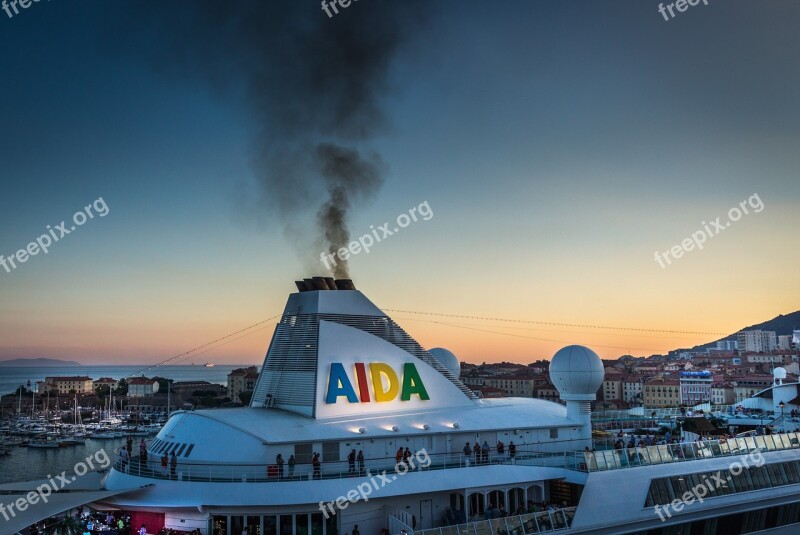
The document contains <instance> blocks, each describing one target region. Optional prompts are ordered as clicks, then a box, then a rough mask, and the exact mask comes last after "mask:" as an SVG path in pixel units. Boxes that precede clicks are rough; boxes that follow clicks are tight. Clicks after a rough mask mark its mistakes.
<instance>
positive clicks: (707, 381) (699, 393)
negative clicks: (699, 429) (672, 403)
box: [680, 370, 714, 405]
mask: <svg viewBox="0 0 800 535" xmlns="http://www.w3.org/2000/svg"><path fill="white" fill-rule="evenodd" d="M713 381H714V378H713V377H712V375H711V372H710V371H707V370H706V371H699V372H681V375H680V387H681V403H683V404H684V405H697V404H698V403H709V402H710V401H711V384H712V383H713Z"/></svg>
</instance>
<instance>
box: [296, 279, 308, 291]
mask: <svg viewBox="0 0 800 535" xmlns="http://www.w3.org/2000/svg"><path fill="white" fill-rule="evenodd" d="M294 283H295V284H296V285H297V291H298V292H305V291H306V283H305V282H303V281H294Z"/></svg>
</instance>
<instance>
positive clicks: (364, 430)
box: [358, 427, 367, 435]
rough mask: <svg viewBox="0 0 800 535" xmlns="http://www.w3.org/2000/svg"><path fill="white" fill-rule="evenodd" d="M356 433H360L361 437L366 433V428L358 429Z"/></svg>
mask: <svg viewBox="0 0 800 535" xmlns="http://www.w3.org/2000/svg"><path fill="white" fill-rule="evenodd" d="M358 432H359V433H361V434H362V435H363V434H364V433H366V432H367V428H366V427H359V428H358Z"/></svg>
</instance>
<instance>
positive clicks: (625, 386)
mask: <svg viewBox="0 0 800 535" xmlns="http://www.w3.org/2000/svg"><path fill="white" fill-rule="evenodd" d="M622 401H624V402H626V403H631V404H636V403H641V402H642V379H641V378H639V377H635V376H632V375H631V376H628V377H625V378H624V379H623V380H622Z"/></svg>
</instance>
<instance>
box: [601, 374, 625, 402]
mask: <svg viewBox="0 0 800 535" xmlns="http://www.w3.org/2000/svg"><path fill="white" fill-rule="evenodd" d="M621 399H622V378H621V377H613V376H612V377H609V376H608V374H606V377H605V379H604V380H603V401H619V400H621Z"/></svg>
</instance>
